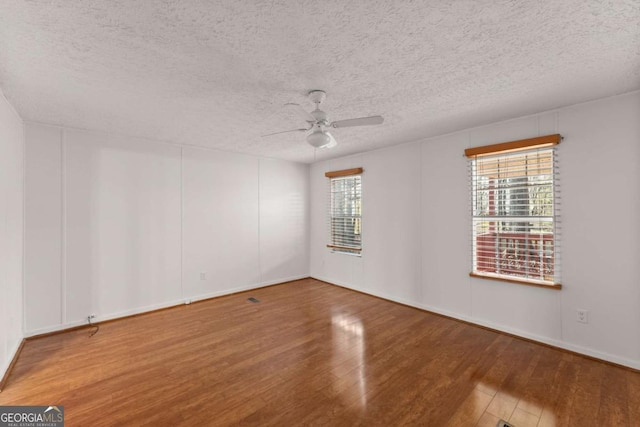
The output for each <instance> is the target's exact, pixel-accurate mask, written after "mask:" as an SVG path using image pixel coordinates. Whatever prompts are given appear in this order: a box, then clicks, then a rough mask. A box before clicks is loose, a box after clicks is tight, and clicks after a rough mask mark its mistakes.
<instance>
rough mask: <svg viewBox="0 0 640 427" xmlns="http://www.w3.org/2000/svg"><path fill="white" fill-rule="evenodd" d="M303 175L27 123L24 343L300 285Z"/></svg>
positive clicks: (304, 257) (273, 165)
mask: <svg viewBox="0 0 640 427" xmlns="http://www.w3.org/2000/svg"><path fill="white" fill-rule="evenodd" d="M308 169H309V168H308V166H307V165H301V164H295V163H290V162H277V161H274V160H270V159H261V158H258V157H252V156H246V155H241V154H234V153H225V152H219V151H213V150H205V149H196V148H187V147H180V146H177V145H170V144H165V143H160V142H156V141H148V140H141V139H136V138H128V137H123V136H113V135H107V134H102V133H96V132H84V131H78V130H72V129H62V128H56V127H49V126H43V125H37V124H27V125H26V200H25V205H26V230H27V232H26V242H25V245H26V251H25V264H26V272H27V273H26V277H25V288H26V296H27V302H28V303H27V304H26V308H25V309H26V315H25V330H26V335H34V334H38V333H43V332H47V331H52V330H57V329H62V328H65V327H69V326H74V325H78V324H83V323H86V317H87V315H88V314H90V313H92V314H96V316H97V320H104V319H108V318H114V317H119V316H123V315H127V314H132V313H138V312H143V311H147V310H151V309H155V308H160V307H164V306H169V305H174V304H179V303H182V302H186V301H192V300H197V299H202V298H207V297H210V296H215V295H221V294H225V293H230V292H234V291H238V290H243V289H250V288H255V287H258V286H262V285H267V284H271V283H277V282H281V281H286V280H290V279H296V278H300V277H306V276H308V245H307V243H308V231H307V230H308V208H307V206H308V180H309V174H308ZM274 186H275V187H279V188H280V192H278V191H274V190H273V187H274ZM283 197H284V198H283ZM201 273H204V279H202V278H201Z"/></svg>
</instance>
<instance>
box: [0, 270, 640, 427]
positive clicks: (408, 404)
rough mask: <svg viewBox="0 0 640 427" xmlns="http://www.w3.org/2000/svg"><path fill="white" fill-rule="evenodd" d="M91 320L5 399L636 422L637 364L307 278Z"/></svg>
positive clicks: (156, 421)
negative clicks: (94, 327) (622, 364)
mask: <svg viewBox="0 0 640 427" xmlns="http://www.w3.org/2000/svg"><path fill="white" fill-rule="evenodd" d="M250 296H253V297H256V298H258V299H259V300H260V303H258V304H254V303H251V302H249V301H248V300H247V298H248V297H250ZM89 332H90V331H89V329H84V330H76V331H71V332H66V333H63V334H59V335H52V336H48V337H43V338H38V339H34V340H30V341H27V342H26V344H25V346H24V349H23V351H22V353H21V356H20V358H19V359H18V362H17V363H16V366H15V368H14V370H13V372H12V373H11V375H10V376H9V379H8V384H7V385H6V388H5V390H3V391H2V393H0V405H26V404H33V405H64V408H65V418H66V425H67V426H89V425H91V426H116V425H117V426H140V425H154V426H176V425H211V426H218V425H220V426H226V425H260V426H290V425H332V426H354V425H362V426H372V425H380V426H403V425H419V426H445V425H450V426H491V427H494V426H495V425H496V423H497V422H498V420H499V419H500V418H502V419H504V420H507V421H510V422H511V423H512V424H513V425H515V426H516V427H528V426H539V427H544V426H583V427H584V426H599V427H600V426H637V425H640V374H639V373H636V372H632V371H629V370H625V369H622V368H618V367H615V366H611V365H608V364H605V363H601V362H597V361H594V360H590V359H587V358H583V357H580V356H577V355H573V354H570V353H566V352H563V351H560V350H556V349H552V348H548V347H545V346H542V345H537V344H534V343H531V342H528V341H524V340H520V339H517V338H513V337H510V336H507V335H502V334H499V333H495V332H492V331H488V330H486V329H482V328H478V327H474V326H471V325H467V324H465V323H462V322H457V321H454V320H450V319H447V318H444V317H441V316H437V315H433V314H430V313H426V312H423V311H420V310H417V309H412V308H409V307H405V306H402V305H399V304H394V303H391V302H388V301H384V300H381V299H378V298H374V297H369V296H367V295H363V294H360V293H357V292H353V291H349V290H347V289H343V288H340V287H335V286H332V285H328V284H325V283H322V282H318V281H316V280H313V279H305V280H300V281H297V282H291V283H286V284H282V285H277V286H273V287H269V288H264V289H258V290H254V291H250V292H246V293H241V294H235V295H230V296H226V297H221V298H217V299H213V300H209V301H204V302H200V303H196V304H192V305H185V306H180V307H176V308H172V309H169V310H163V311H160V312H156V313H151V314H147V315H143V316H138V317H133V318H129V319H123V320H118V321H114V322H109V323H104V324H102V326H101V328H100V331H99V332H98V333H97V334H96V335H95V336H93V337H91V338H90V337H89Z"/></svg>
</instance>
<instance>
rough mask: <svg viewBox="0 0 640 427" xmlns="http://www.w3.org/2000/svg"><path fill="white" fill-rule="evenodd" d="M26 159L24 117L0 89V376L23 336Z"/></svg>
mask: <svg viewBox="0 0 640 427" xmlns="http://www.w3.org/2000/svg"><path fill="white" fill-rule="evenodd" d="M23 159H24V134H23V125H22V120H21V119H20V117H19V116H18V114H17V113H16V112H15V110H14V109H13V107H12V106H11V105H10V104H9V102H8V101H7V100H6V99H5V97H4V95H3V94H2V92H0V379H2V377H3V375H4V373H5V371H6V369H7V368H8V366H9V364H10V363H11V360H12V359H13V356H14V355H15V353H16V351H17V349H18V346H19V345H20V342H21V341H22V337H23V330H22V315H23V311H22V306H23V294H22V291H23V285H22V250H23V234H22V230H23V203H22V198H23V195H24V180H23V164H24V160H23Z"/></svg>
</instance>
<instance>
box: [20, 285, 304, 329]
mask: <svg viewBox="0 0 640 427" xmlns="http://www.w3.org/2000/svg"><path fill="white" fill-rule="evenodd" d="M307 277H309V275H308V274H305V275H300V276H291V277H284V278H282V279H277V280H269V281H265V282H260V283H257V284H254V285H246V286H236V287H233V288H227V289H224V290H222V291H216V292H208V293H205V294H199V295H195V296H190V297H184V298H180V299H177V300H172V301H167V302H163V303H160V304H153V305H148V306H144V307H138V308H134V309H131V310H124V311H119V312H116V313H110V314H104V315H100V314H99V315H96V317H95V318H94V319H93V322H94V323H99V322H105V321H107V320H114V319H119V318H122V317H127V316H132V315H135V314H142V313H147V312H150V311H155V310H160V309H163V308H169V307H175V306H179V305H183V304H189V303H193V302H198V301H203V300H207V299H210V298H215V297H220V296H224V295H229V294H234V293H237V292H243V291H250V290H252V289H259V288H264V287H266V286H271V285H277V284H279V283H285V282H291V281H293V280H300V279H306V278H307ZM83 325H87V321H86V320H77V321H70V322H65V323H64V324H59V325H52V326H47V327H44V328H39V329H34V330H31V331H26V332H25V338H29V337H34V336H37V335H42V334H48V333H51V332H58V331H63V330H65V329H70V328H74V327H77V326H83Z"/></svg>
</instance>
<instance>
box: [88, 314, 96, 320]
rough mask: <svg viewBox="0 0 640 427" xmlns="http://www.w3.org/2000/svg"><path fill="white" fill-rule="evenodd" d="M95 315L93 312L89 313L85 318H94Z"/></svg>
mask: <svg viewBox="0 0 640 427" xmlns="http://www.w3.org/2000/svg"><path fill="white" fill-rule="evenodd" d="M95 318H96V315H95V314H90V315H88V316H87V319H95Z"/></svg>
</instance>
